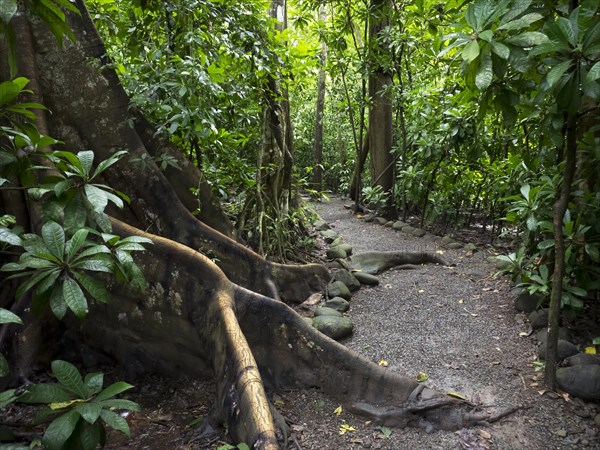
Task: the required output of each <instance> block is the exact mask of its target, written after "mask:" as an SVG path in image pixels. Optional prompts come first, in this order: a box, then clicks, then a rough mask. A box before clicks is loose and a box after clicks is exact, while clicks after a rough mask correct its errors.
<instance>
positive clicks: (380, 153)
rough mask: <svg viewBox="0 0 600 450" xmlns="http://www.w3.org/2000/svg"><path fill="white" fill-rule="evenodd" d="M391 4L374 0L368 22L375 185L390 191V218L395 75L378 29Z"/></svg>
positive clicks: (389, 208)
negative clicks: (389, 65) (381, 42)
mask: <svg viewBox="0 0 600 450" xmlns="http://www.w3.org/2000/svg"><path fill="white" fill-rule="evenodd" d="M389 7H390V3H389V0H371V8H372V12H371V18H370V25H369V46H370V56H369V63H370V64H371V71H370V76H369V97H370V99H371V106H370V109H369V149H370V151H371V179H372V184H374V185H378V186H381V188H382V189H383V192H385V193H386V194H387V199H386V204H385V206H384V211H382V214H383V215H384V216H386V217H388V218H394V217H395V215H396V212H395V208H394V198H393V191H394V156H393V155H392V152H391V151H392V146H393V109H392V93H391V87H392V75H391V72H390V71H389V69H388V68H386V67H385V63H384V60H385V59H386V58H389V54H388V49H386V48H385V46H384V45H382V44H380V43H378V42H377V38H378V35H379V32H380V31H381V30H382V29H383V28H384V27H386V26H387V25H388V19H387V18H386V15H387V12H388V9H389Z"/></svg>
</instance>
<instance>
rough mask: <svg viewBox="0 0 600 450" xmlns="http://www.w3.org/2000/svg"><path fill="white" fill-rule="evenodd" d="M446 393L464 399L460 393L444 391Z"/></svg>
mask: <svg viewBox="0 0 600 450" xmlns="http://www.w3.org/2000/svg"><path fill="white" fill-rule="evenodd" d="M446 394H447V395H449V396H450V397H456V398H460V399H461V400H466V398H465V397H463V396H462V395H460V394H457V393H456V392H446Z"/></svg>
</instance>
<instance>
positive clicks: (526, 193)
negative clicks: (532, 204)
mask: <svg viewBox="0 0 600 450" xmlns="http://www.w3.org/2000/svg"><path fill="white" fill-rule="evenodd" d="M530 192H531V186H529V185H528V184H524V185H523V186H521V195H523V197H525V200H527V201H529V200H530V198H529V193H530Z"/></svg>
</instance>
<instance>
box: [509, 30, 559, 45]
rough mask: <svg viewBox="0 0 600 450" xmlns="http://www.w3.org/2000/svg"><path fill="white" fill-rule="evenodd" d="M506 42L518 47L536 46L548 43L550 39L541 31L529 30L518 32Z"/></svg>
mask: <svg viewBox="0 0 600 450" xmlns="http://www.w3.org/2000/svg"><path fill="white" fill-rule="evenodd" d="M505 42H506V43H508V44H511V45H514V46H517V47H535V46H537V45H542V44H546V43H548V42H549V41H548V36H546V35H545V34H544V33H540V32H539V31H527V32H525V33H521V34H518V35H517V36H512V37H510V38H508V39H506V41H505Z"/></svg>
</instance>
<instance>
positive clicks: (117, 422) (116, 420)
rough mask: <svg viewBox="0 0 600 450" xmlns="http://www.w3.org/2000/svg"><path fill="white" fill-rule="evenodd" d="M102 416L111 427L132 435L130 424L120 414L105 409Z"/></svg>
mask: <svg viewBox="0 0 600 450" xmlns="http://www.w3.org/2000/svg"><path fill="white" fill-rule="evenodd" d="M100 417H101V418H102V420H104V422H105V423H106V424H107V425H108V426H110V427H111V428H113V429H115V430H117V431H120V432H122V433H124V434H125V435H126V436H127V437H129V436H130V432H129V425H128V424H127V421H126V420H125V419H124V418H123V417H121V416H120V415H119V414H117V413H114V412H112V411H109V410H108V409H103V410H102V413H101V414H100Z"/></svg>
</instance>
